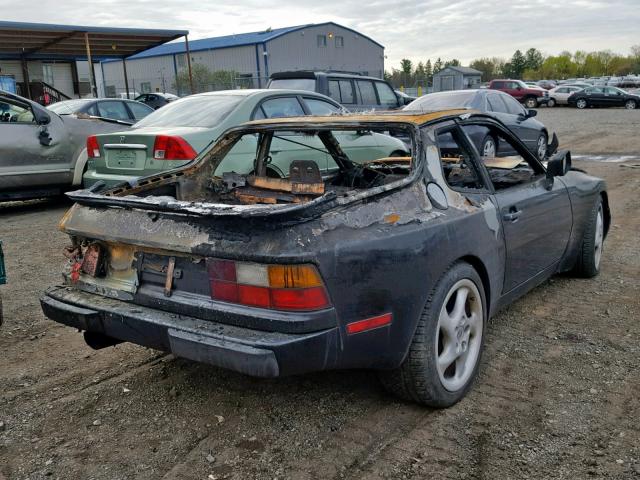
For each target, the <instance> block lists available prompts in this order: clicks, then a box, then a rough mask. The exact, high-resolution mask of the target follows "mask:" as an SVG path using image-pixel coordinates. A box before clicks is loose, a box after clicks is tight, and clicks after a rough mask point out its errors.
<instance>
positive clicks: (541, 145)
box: [538, 135, 547, 161]
mask: <svg viewBox="0 0 640 480" xmlns="http://www.w3.org/2000/svg"><path fill="white" fill-rule="evenodd" d="M546 156H547V137H545V136H544V135H540V136H539V137H538V158H539V159H540V160H541V161H542V160H544V157H546Z"/></svg>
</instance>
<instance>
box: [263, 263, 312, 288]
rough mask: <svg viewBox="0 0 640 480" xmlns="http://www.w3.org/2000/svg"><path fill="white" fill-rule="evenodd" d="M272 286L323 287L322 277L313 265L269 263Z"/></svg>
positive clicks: (270, 284)
mask: <svg viewBox="0 0 640 480" xmlns="http://www.w3.org/2000/svg"><path fill="white" fill-rule="evenodd" d="M269 286H270V287H271V288H310V287H321V286H322V279H321V278H320V274H319V273H318V270H316V267H314V266H313V265H269Z"/></svg>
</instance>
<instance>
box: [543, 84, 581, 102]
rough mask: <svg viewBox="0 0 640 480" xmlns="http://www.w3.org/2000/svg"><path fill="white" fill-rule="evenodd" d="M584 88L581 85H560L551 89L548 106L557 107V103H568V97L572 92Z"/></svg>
mask: <svg viewBox="0 0 640 480" xmlns="http://www.w3.org/2000/svg"><path fill="white" fill-rule="evenodd" d="M580 90H584V87H582V86H579V85H560V86H559V87H556V88H552V89H551V90H549V102H548V103H547V107H555V106H556V105H567V99H568V98H569V96H570V95H571V94H572V93H575V92H579V91H580Z"/></svg>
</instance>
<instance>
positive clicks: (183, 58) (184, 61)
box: [176, 55, 187, 70]
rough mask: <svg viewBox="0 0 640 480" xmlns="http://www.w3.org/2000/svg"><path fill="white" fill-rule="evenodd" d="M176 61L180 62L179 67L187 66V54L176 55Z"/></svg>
mask: <svg viewBox="0 0 640 480" xmlns="http://www.w3.org/2000/svg"><path fill="white" fill-rule="evenodd" d="M176 60H177V61H176V63H177V64H178V68H179V69H180V70H182V69H183V68H185V67H186V66H187V56H186V55H176Z"/></svg>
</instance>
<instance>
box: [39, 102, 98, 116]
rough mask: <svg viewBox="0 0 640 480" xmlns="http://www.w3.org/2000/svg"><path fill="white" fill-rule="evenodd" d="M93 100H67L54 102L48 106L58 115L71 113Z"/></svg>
mask: <svg viewBox="0 0 640 480" xmlns="http://www.w3.org/2000/svg"><path fill="white" fill-rule="evenodd" d="M91 102H92V100H65V101H64V102H56V103H53V104H51V105H49V106H48V107H47V108H48V109H49V110H51V111H52V112H55V113H57V114H58V115H70V114H72V113H76V112H77V111H78V110H80V109H81V108H82V107H84V106H85V105H88V104H89V103H91Z"/></svg>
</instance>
